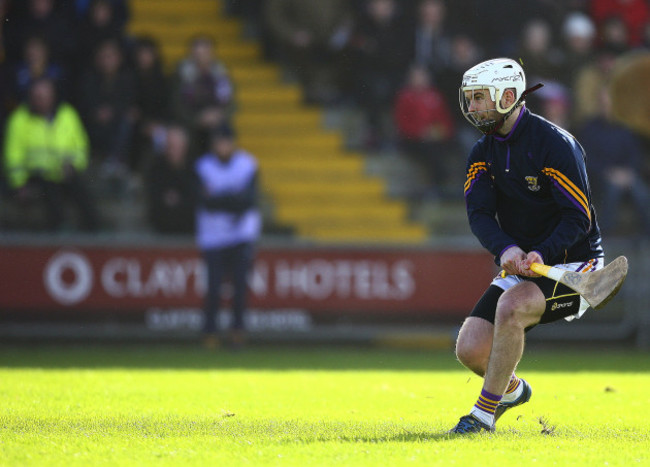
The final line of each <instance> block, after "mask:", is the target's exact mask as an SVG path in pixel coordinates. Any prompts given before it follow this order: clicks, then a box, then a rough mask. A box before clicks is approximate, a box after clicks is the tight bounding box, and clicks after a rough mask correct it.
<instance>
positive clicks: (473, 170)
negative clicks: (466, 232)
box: [464, 146, 517, 264]
mask: <svg viewBox="0 0 650 467" xmlns="http://www.w3.org/2000/svg"><path fill="white" fill-rule="evenodd" d="M479 154H480V149H479V148H478V146H474V149H473V150H472V154H471V155H470V158H469V161H468V163H467V178H466V181H465V187H464V192H465V205H466V207H467V217H468V219H469V225H470V228H471V230H472V233H473V234H474V235H475V236H476V238H478V240H479V242H480V243H481V245H483V246H484V247H485V248H486V249H487V250H488V251H489V252H490V253H492V254H493V255H494V256H495V258H496V261H497V262H498V263H499V264H500V261H501V257H502V256H503V254H504V253H505V252H506V251H507V250H509V249H511V248H512V247H516V246H517V242H516V241H515V240H514V239H513V238H512V237H510V236H509V235H508V234H506V233H505V232H504V231H503V230H501V227H500V226H499V223H498V222H497V219H496V205H497V203H496V191H495V188H494V186H493V184H492V180H491V179H490V176H489V173H488V170H489V169H488V165H487V163H486V162H485V159H484V158H481V157H480V156H479Z"/></svg>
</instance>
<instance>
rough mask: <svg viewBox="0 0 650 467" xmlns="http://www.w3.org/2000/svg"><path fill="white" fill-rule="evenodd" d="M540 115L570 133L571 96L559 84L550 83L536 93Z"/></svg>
mask: <svg viewBox="0 0 650 467" xmlns="http://www.w3.org/2000/svg"><path fill="white" fill-rule="evenodd" d="M537 97H538V99H539V101H540V102H539V103H540V106H539V109H540V112H539V113H540V115H541V116H542V117H544V118H545V119H547V120H549V121H551V122H553V123H555V124H556V125H558V126H560V127H562V128H564V129H565V130H568V131H571V96H570V93H569V90H568V89H567V88H566V87H565V86H563V85H562V84H560V83H557V82H554V81H550V82H548V83H546V84H544V87H543V88H541V89H540V90H539V91H537Z"/></svg>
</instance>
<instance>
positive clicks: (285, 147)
mask: <svg viewBox="0 0 650 467" xmlns="http://www.w3.org/2000/svg"><path fill="white" fill-rule="evenodd" d="M239 144H240V145H241V146H242V147H243V148H247V149H249V150H250V151H252V152H253V153H259V154H262V153H263V152H265V151H267V150H277V151H279V152H282V151H293V150H295V152H296V153H300V152H303V151H304V153H305V154H310V153H312V152H315V151H322V153H325V152H326V151H332V153H333V154H338V153H339V151H340V148H341V146H342V144H343V140H342V136H341V135H340V134H338V133H322V134H321V133H317V134H310V135H304V136H292V135H289V136H287V135H272V136H266V135H259V136H258V135H248V134H246V135H240V136H239Z"/></svg>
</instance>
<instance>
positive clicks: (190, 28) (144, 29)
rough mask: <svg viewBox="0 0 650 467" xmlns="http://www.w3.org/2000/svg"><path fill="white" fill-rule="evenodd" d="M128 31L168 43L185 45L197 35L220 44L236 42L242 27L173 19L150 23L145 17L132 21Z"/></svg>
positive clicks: (234, 24)
mask: <svg viewBox="0 0 650 467" xmlns="http://www.w3.org/2000/svg"><path fill="white" fill-rule="evenodd" d="M128 30H129V32H130V33H131V34H133V35H147V36H154V37H157V38H159V39H158V40H160V41H169V43H178V42H179V41H182V42H183V43H184V44H185V43H187V41H188V40H189V39H191V38H193V37H196V36H198V35H204V36H208V37H210V38H212V39H213V40H214V41H215V42H217V43H220V42H222V41H225V40H232V41H234V40H237V39H238V38H239V37H240V36H241V33H242V26H241V23H240V22H238V21H224V22H220V23H219V24H215V23H214V22H213V21H210V22H206V23H205V24H201V25H199V24H197V23H196V22H194V21H179V20H178V18H173V17H172V18H170V19H169V21H167V20H158V21H152V20H151V19H150V18H148V17H147V18H142V19H138V20H136V21H132V22H131V23H130V24H129V26H128Z"/></svg>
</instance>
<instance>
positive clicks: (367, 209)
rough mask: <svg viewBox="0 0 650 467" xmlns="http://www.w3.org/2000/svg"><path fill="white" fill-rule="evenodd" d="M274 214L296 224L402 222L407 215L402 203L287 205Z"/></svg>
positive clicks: (276, 210)
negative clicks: (335, 220)
mask: <svg viewBox="0 0 650 467" xmlns="http://www.w3.org/2000/svg"><path fill="white" fill-rule="evenodd" d="M275 213H276V215H277V216H278V217H279V218H282V219H291V220H293V221H297V222H313V221H314V220H315V219H321V218H326V219H329V218H340V219H346V220H354V219H365V218H377V219H399V220H404V219H405V217H406V214H407V209H406V206H405V205H404V204H403V203H397V202H393V203H372V204H369V205H355V204H351V205H348V206H340V205H325V206H319V207H315V206H309V205H295V206H294V205H288V204H283V205H281V206H277V207H276V209H275Z"/></svg>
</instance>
